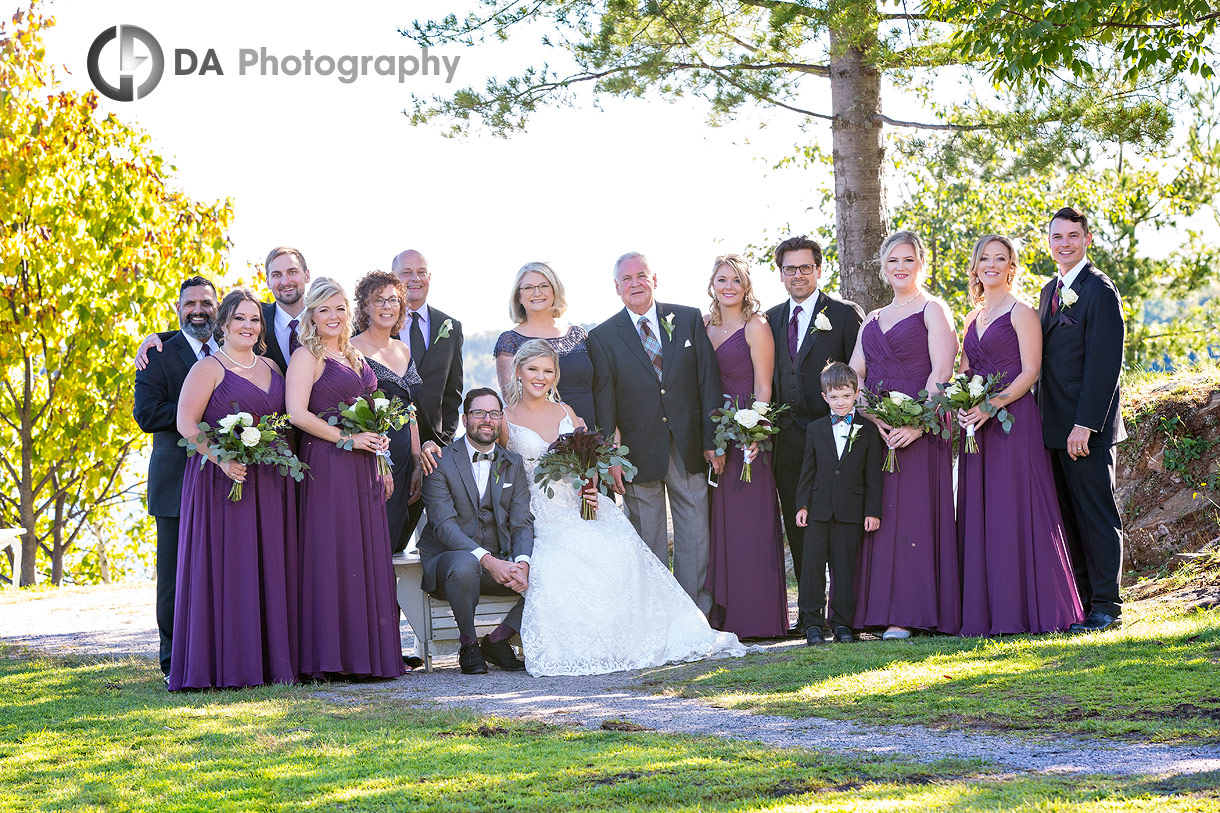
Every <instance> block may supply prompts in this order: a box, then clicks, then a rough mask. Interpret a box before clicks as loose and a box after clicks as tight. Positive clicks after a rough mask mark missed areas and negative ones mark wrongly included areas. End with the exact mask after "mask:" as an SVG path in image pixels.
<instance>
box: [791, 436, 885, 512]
mask: <svg viewBox="0 0 1220 813" xmlns="http://www.w3.org/2000/svg"><path fill="white" fill-rule="evenodd" d="M857 427H858V428H857ZM852 431H854V432H855V433H856V436H855V439H854V440H850V441H849V442H848V444H847V445H845V446H844V447H843V457H839V455H838V453H837V451H836V450H835V439H834V434H833V433H832V430H831V427H830V415H829V413H828V414H826V415H825V416H823V417H821V418H818V419H817V420H816V421H811V422H810V423H809V426H808V427H807V428H806V429H805V462H804V464H803V465H802V466H801V479H800V482H799V483H798V484H797V487H796V502H797V508H798V509H799V508H805V509H808V511H809V520H810V521H811V522H829V521H830V520H832V519H834V520H838V521H839V522H858V523H863V522H864V518H865V517H877V518H878V519H880V518H881V446H882V444H881V434H880V433H879V432H878V431H877V427H876V426H874V425H873V423H872V421H868V420H864V419H862V418H861V417H860V416H859V414H857V415H856V417H855V419H854V422H853V423H852ZM849 446H850V448H848V447H849Z"/></svg>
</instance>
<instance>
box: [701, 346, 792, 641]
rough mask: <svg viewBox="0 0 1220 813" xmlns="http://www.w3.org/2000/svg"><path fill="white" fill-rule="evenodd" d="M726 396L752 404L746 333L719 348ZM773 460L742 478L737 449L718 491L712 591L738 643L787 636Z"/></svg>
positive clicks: (716, 616)
mask: <svg viewBox="0 0 1220 813" xmlns="http://www.w3.org/2000/svg"><path fill="white" fill-rule="evenodd" d="M716 359H717V361H719V363H720V384H721V387H722V390H721V391H722V392H724V393H725V394H727V395H729V396H730V397H736V398H737V402H738V404H739V405H740V406H742V407H746V406H749V404H750V403H751V400H752V395H751V394H752V393H753V390H754V364H753V362H751V360H750V346H749V344H747V343H746V333H745V329H744V328H743V329H742V330H739V331H737V332H736V333H734V334H733V335H732V336H730V337H729V338H727V339H725V341H724V342H723V343H721V345H720V347H718V348H716ZM768 457H769V455H764V456H763V457H762V458H761V459H758V460H755V461H754V462H753V463H752V464H751V465H750V478H751V480H750V482H748V483H746V482H743V481H742V480H741V470H742V468H743V463H744V460H743V456H742V450H741V449H740V448H738V447H737V446H732V447H730V448H729V451H728V460H727V461H725V468H724V474H722V475H721V477H720V486H719V487H718V488H714V489H712V498H711V522H712V527H711V537H712V548H711V556H710V558H709V561H708V566H707V581H706V583H705V587H706V589H707V590H708V592H710V593H711V594H712V610H711V614H710V616H709V619H708V620H709V621H710V622H711V625H712V626H713V627H715V628H716V629H718V630H724V631H726V632H735V633H737V636H738V637H739V638H775V637H778V636H781V635H785V634H786V633H787V632H788V592H787V589H786V587H785V584H784V549H783V539H782V537H781V535H780V513H779V498H778V496H777V495H776V491H775V475H774V474H773V473H772V471H771V464H770V461H769V460H768V459H767V458H768Z"/></svg>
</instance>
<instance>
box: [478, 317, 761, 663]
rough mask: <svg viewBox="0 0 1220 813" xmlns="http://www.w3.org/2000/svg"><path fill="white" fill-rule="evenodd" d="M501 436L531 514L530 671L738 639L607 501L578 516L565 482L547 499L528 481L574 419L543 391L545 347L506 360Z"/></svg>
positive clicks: (671, 655)
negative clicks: (715, 624)
mask: <svg viewBox="0 0 1220 813" xmlns="http://www.w3.org/2000/svg"><path fill="white" fill-rule="evenodd" d="M512 373H513V377H512V378H511V379H510V381H509V392H508V393H506V399H505V400H506V403H507V413H506V416H507V418H508V420H507V421H505V424H504V430H503V432H502V434H501V439H500V440H501V443H503V444H504V445H505V446H506V447H507V448H508V449H509V451H512V452H516V453H517V454H519V455H521V457H522V458H524V460H525V469H526V472H527V473H528V474H529V477H530V493H531V499H530V508H531V510H532V511H533V514H534V552H533V555H532V557H531V559H532V561H531V564H530V576H529V589H528V590H527V591H526V593H525V614H524V616H523V618H522V624H521V641H522V644H523V646H524V651H525V668H526V670H527V671H528V672H529V673H530V674H531V675H533V676H535V677H538V676H542V675H597V674H604V673H606V672H617V671H620V670H623V669H640V668H643V667H648V666H660V665H661V664H665V663H670V662H675V661H692V660H699V659H701V658H707V657H713V656H719V657H724V656H741V655H744V654H745V653H746V651H747V649H746V647H745V646H743V645H742V644H741V642H740V641H738V640H737V636H736V635H733V634H732V633H727V632H718V631H716V630H714V629H712V628H711V627H710V626H708V623H707V619H706V618H704V616H703V613H701V612H700V611H699V608H698V607H696V606H695V603H694V602H693V601H691V599H690V597H689V596H688V595H687V594H686V592H685V591H684V590H683V589H682V588H681V587H680V586H679V585H678V582H677V581H676V580H675V579H674V577H673V575H672V574H671V573H670V572H669V570H668V569H667V568H666V567H665V566H664V565H663V564H661V562H660V560H658V559H657V557H656V556H655V555H653V553H652V551H650V550H649V549H648V547H647V546H645V544H644V542H643V540H642V539H640V537H639V535H638V534H637V533H636V532H635V528H634V527H633V526H632V525H631V522H630V521H629V520H628V519H627V516H626V515H625V514H623V513H622V511H620V510H619V508H618V506H617V505H615V504H614V502H613V501H612V500H609V499H604V498H603V499H601V500H598V499H597V495H596V494H593V495H591V496H590V498H589V499H590V502H594V503H595V504H596V507H597V519H595V520H584V519H581V517H580V499H581V497H580V495H579V494H578V493H577V491H576V489H575V488H574V486H573V484H572V483H570V482H567V481H564V482H561V483H557V484H553V486H552V489H553V491H554V494H555V496H554V497H548V496H547V495H546V492H545V491H544V490H541V489H540V488H539V487H538V486H537V485H536V484H534V482H533V475H534V468H535V466H536V464H537V460H538V458H539V457H540V456H541V455H542V454H543V453H544V452H546V450H547V447H548V446H550V445H551V443H552V442H554V440H555V439H556V438H557V437H558V436H559V435H561V434H565V433H568V432H572V431H574V430H575V429H576V427H577V426H583V425H584V422H583V421H581V419H580V418H578V417H576V415H575V413H573V412H572V410H571V409H570V408H568V407H567V406H565V405H563V404H559V403H555V402H553V401H551V400H550V399H549V396H550V393H551V392H553V391H554V387H555V384H556V382H557V381H558V379H559V359H558V357H557V355H556V354H555V350H554V349H553V348H552V347H551V345H550V344H549V343H548V342H546V341H543V340H534V341H530V342H527V343H526V344H524V345H522V347H521V349H520V350H519V351H518V353H517V355H516V357H515V358H514V359H513V370H512Z"/></svg>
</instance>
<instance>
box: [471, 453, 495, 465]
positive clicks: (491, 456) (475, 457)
mask: <svg viewBox="0 0 1220 813" xmlns="http://www.w3.org/2000/svg"><path fill="white" fill-rule="evenodd" d="M495 459H496V453H495V452H494V451H491V452H475V453H474V454H472V455H471V456H470V462H471V463H478V462H479V461H480V460H488V461H491V460H495Z"/></svg>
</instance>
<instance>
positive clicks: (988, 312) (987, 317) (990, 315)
mask: <svg viewBox="0 0 1220 813" xmlns="http://www.w3.org/2000/svg"><path fill="white" fill-rule="evenodd" d="M1007 302H1008V297H1007V296H1006V297H1004V298H1003V299H1001V300H1000V301H999V302H997V303H995V305H993V306H991V307H990V308H989V307H986V306H984V307H983V312H982V313H980V314H979V319H981V320H982V321H983V327H987V326H988V325H990V324H991V322H992V320H993V319H995V318H996V315H997V314H996V311H997V310H999V309H1000V306H1001V305H1004V304H1006V303H1007Z"/></svg>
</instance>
